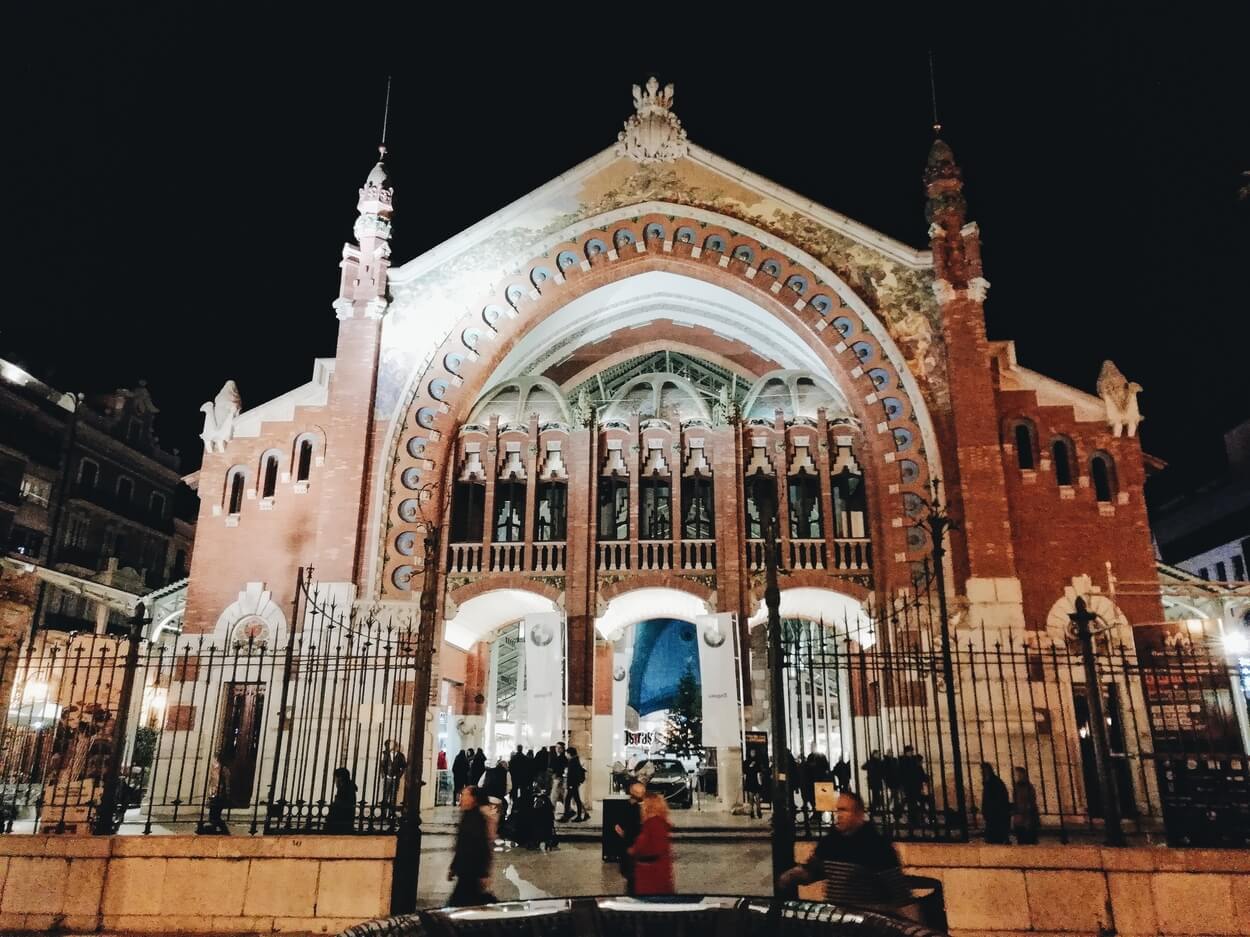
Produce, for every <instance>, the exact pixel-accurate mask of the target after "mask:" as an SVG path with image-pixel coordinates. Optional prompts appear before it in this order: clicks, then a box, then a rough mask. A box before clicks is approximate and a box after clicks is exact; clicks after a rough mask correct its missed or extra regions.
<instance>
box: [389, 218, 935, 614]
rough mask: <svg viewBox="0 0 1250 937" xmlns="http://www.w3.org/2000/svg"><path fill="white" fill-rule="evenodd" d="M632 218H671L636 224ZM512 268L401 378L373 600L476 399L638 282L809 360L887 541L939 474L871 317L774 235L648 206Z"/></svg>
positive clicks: (918, 549)
mask: <svg viewBox="0 0 1250 937" xmlns="http://www.w3.org/2000/svg"><path fill="white" fill-rule="evenodd" d="M642 208H647V209H653V208H654V209H668V211H667V212H663V213H661V212H659V211H656V212H654V213H642V214H639V210H640V209H642ZM743 245H749V246H750V251H749V253H750V257H751V259H750V260H749V261H748V260H745V259H741V258H742V257H745V256H746V252H741V251H739V247H741V246H743ZM515 269H516V270H517V271H518V272H517V273H515V274H514V275H513V276H511V277H509V278H507V279H506V280H505V281H504V282H502V283H499V284H497V285H496V286H495V287H494V288H493V289H491V290H489V291H488V293H487V295H484V296H483V297H480V298H479V299H478V300H477V301H476V302H471V303H469V304H468V308H469V310H470V311H468V312H465V313H464V314H463V315H461V316H460V317H459V319H458V320H457V321H455V322H451V323H445V325H447V326H448V328H447V331H446V337H445V339H444V340H443V342H442V343H441V345H440V346H439V347H438V348H437V350H435V351H434V352H433V354H431V355H430V356H429V357H428V358H427V359H426V360H427V361H428V364H427V365H426V366H425V367H424V368H419V369H417V372H418V373H415V374H414V375H413V376H412V378H411V380H410V383H409V386H408V389H407V391H406V392H405V394H403V395H402V403H401V405H400V407H399V409H398V410H397V411H396V413H395V414H394V415H393V418H392V420H391V421H390V426H389V431H388V439H387V443H386V447H385V449H384V458H381V459H379V460H378V472H379V476H378V478H377V484H376V485H375V488H374V490H375V491H376V492H377V500H376V502H375V505H374V506H375V510H374V511H373V512H372V513H373V523H375V524H376V525H377V528H376V529H375V530H374V531H373V536H374V537H375V538H376V539H375V541H374V542H377V543H378V545H379V549H378V550H377V552H376V554H375V556H374V559H373V564H372V570H371V576H370V581H371V583H372V584H373V586H374V587H375V589H378V590H379V591H381V592H382V593H383V594H386V593H389V592H402V591H406V589H407V583H408V582H410V581H411V574H412V572H413V566H412V563H413V559H412V558H411V557H409V556H406V555H403V553H402V551H397V550H395V549H393V543H394V542H397V539H396V538H397V537H399V536H402V534H404V533H405V532H408V531H410V530H412V529H414V528H415V527H416V526H417V525H418V524H419V523H420V522H421V521H422V520H423V519H424V520H426V521H430V520H434V519H435V518H431V517H430V516H429V515H430V513H431V512H434V513H437V511H438V507H437V505H438V503H439V501H440V499H434V500H433V501H431V502H430V503H428V504H425V505H422V504H420V501H419V498H417V497H414V490H415V489H419V488H420V487H421V486H423V485H426V484H429V483H430V482H431V481H435V482H437V481H438V480H441V479H442V478H443V477H444V475H445V472H446V468H447V466H446V458H447V454H448V453H449V452H450V445H449V444H450V441H451V439H450V436H451V434H453V433H454V431H455V429H456V427H457V426H458V425H459V423H460V422H461V421H463V420H464V418H465V417H466V415H467V413H468V411H469V408H470V407H471V406H472V405H473V403H474V402H475V401H476V399H477V397H478V395H479V394H480V393H481V391H482V390H483V389H484V388H485V387H486V386H487V385H488V384H489V383H492V382H494V381H497V380H499V379H500V376H501V375H500V374H499V370H500V366H501V365H502V364H503V363H504V362H505V359H506V357H507V356H508V355H509V354H510V353H512V350H513V349H515V348H517V347H518V346H519V345H520V344H521V343H522V342H523V340H524V338H525V336H526V335H528V334H529V333H530V332H531V331H532V330H535V329H538V328H539V327H541V326H542V324H543V323H544V322H547V321H549V320H551V319H552V318H553V317H554V316H556V315H557V314H558V313H559V312H560V311H561V310H562V309H565V308H566V307H569V306H570V305H571V304H574V303H577V302H578V301H579V300H582V299H583V297H588V296H590V294H592V293H594V292H595V291H596V290H602V289H604V288H607V287H611V286H612V285H613V284H620V283H622V282H624V281H626V280H628V279H629V278H631V277H636V276H639V275H640V274H643V273H646V272H649V271H659V272H664V273H669V274H676V275H678V276H680V277H684V278H688V279H689V280H690V281H691V282H694V283H700V284H705V285H710V286H712V287H715V288H717V289H719V290H721V291H723V292H724V294H726V295H731V296H735V297H737V298H738V299H739V300H744V301H745V302H747V303H748V304H750V306H751V307H753V308H754V309H755V310H756V312H757V313H758V312H762V313H763V314H764V315H765V317H768V318H771V320H772V322H773V324H772V325H771V326H769V329H770V330H771V331H773V332H774V334H775V335H776V336H780V337H782V338H784V339H786V340H789V341H794V342H797V343H799V345H798V346H795V347H799V346H801V347H802V348H804V349H806V351H807V353H809V354H810V355H811V356H812V359H813V360H814V361H816V362H818V363H819V369H818V370H822V371H823V372H825V373H827V374H828V376H829V377H830V379H831V380H833V382H834V383H835V384H836V385H837V386H838V388H839V389H840V390H841V391H842V392H843V393H844V394H845V395H846V397H847V401H848V403H849V404H850V406H851V408H852V410H853V411H854V413H855V414H856V416H857V418H858V419H859V420H860V422H861V424H862V426H863V427H864V430H865V437H866V438H867V439H868V440H869V446H870V451H871V457H872V460H873V462H874V466H873V467H874V470H875V471H877V472H878V473H879V478H880V479H881V480H882V483H883V485H884V487H885V488H886V490H887V491H888V496H889V500H890V503H889V505H888V507H887V517H886V522H887V523H888V524H889V526H890V528H891V529H892V530H897V529H898V528H901V527H902V526H903V524H904V518H906V517H907V516H908V515H909V514H911V513H913V512H914V507H915V504H916V500H915V499H917V498H918V497H919V496H921V495H923V494H924V492H925V486H926V484H927V482H928V478H929V471H928V465H930V464H932V465H939V464H940V457H939V452H938V448H937V440H936V433H935V431H934V427H933V421H932V419H931V417H930V415H929V411H928V407H927V405H926V403H925V401H924V399H923V397H922V395H921V392H920V389H919V387H918V385H917V383H916V381H915V379H914V377H913V376H912V375H911V373H910V372H909V371H908V369H907V366H906V361H905V358H904V356H903V354H902V352H901V351H900V349H899V348H898V346H897V345H896V344H895V342H894V341H893V339H892V338H891V337H890V334H889V332H888V330H887V329H886V328H885V326H884V325H883V323H882V322H881V320H880V319H879V318H878V317H877V316H876V315H875V314H874V313H873V312H872V311H871V310H870V309H869V308H868V306H867V305H866V304H865V303H864V302H863V300H862V299H861V298H860V297H858V296H857V295H856V294H855V293H854V291H853V290H851V289H850V287H848V286H847V285H846V284H845V283H844V282H842V281H841V280H840V279H838V278H837V276H836V275H834V274H833V272H832V271H831V270H829V269H828V268H827V267H825V266H823V265H821V264H820V263H818V262H817V261H816V260H815V259H814V258H812V257H810V256H808V255H807V254H805V253H804V252H803V251H801V250H799V249H797V248H794V247H793V246H791V245H788V244H785V243H783V242H779V241H778V240H777V238H775V237H774V236H772V235H768V234H766V233H765V232H761V231H758V230H756V229H753V228H751V227H750V226H748V225H743V224H742V223H740V222H737V221H735V220H734V219H730V218H727V217H724V216H718V215H715V214H714V213H711V212H706V211H702V210H695V209H690V208H680V207H678V206H669V205H663V204H656V203H650V204H648V205H646V206H634V207H633V208H631V209H622V210H618V211H614V212H610V213H607V214H605V215H602V216H598V217H596V218H593V219H589V220H587V221H584V222H582V223H580V224H578V225H577V226H576V230H569V231H566V232H562V235H561V237H560V239H559V240H555V241H552V242H548V243H546V244H544V245H542V246H541V248H540V253H538V254H537V255H536V256H534V257H533V259H532V260H530V261H528V262H527V263H524V264H519V265H517V266H516V268H515ZM466 299H467V298H466ZM582 305H585V306H586V307H587V308H591V307H593V305H594V304H593V303H583V304H582ZM588 327H589V326H588ZM807 364H808V365H809V369H812V368H811V367H810V364H811V362H807ZM909 499H910V500H909ZM421 508H424V510H425V516H424V518H422V517H421V516H420V511H419V510H418V509H421ZM382 531H385V532H386V533H385V537H382V536H380V533H381V532H382ZM891 546H892V547H893V546H898V547H900V549H895V550H892V556H890V557H889V559H890V560H892V561H894V562H897V563H902V562H905V561H907V560H909V559H912V558H913V557H912V556H911V555H910V554H911V553H913V552H914V553H915V554H916V557H919V556H920V555H921V554H922V553H923V545H922V544H919V545H916V546H915V547H911V546H910V545H907V544H905V543H904V542H902V538H901V537H895V539H894V540H892V542H891Z"/></svg>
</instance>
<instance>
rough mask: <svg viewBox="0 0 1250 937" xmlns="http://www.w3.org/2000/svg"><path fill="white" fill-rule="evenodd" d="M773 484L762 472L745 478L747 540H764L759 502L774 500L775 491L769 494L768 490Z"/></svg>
mask: <svg viewBox="0 0 1250 937" xmlns="http://www.w3.org/2000/svg"><path fill="white" fill-rule="evenodd" d="M774 484H775V483H774V481H773V478H772V476H770V475H765V474H763V473H762V472H757V473H756V474H754V475H749V476H747V480H746V522H747V539H748V540H763V539H764V515H763V508H764V506H763V505H762V504H761V503H760V501H761V499H763V498H768V499H769V500H772V499H774V498H776V489H775V488H774V489H773V490H772V491H771V492H770V491H769V490H768V489H769V488H770V487H772V486H773V485H774Z"/></svg>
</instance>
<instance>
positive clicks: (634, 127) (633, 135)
mask: <svg viewBox="0 0 1250 937" xmlns="http://www.w3.org/2000/svg"><path fill="white" fill-rule="evenodd" d="M672 108H673V86H672V85H671V84H668V85H665V86H664V90H663V91H661V90H660V82H659V81H658V80H657V79H656V78H655V77H654V76H652V77H651V78H649V79H648V80H647V85H646V91H643V89H642V88H640V87H638V85H634V111H635V113H634V115H633V116H632V117H630V118H629V120H627V121H625V129H624V130H622V131H621V132H620V133H619V134H618V135H617V137H616V155H617V156H626V157H628V158H629V159H632V160H634V161H635V162H639V163H643V164H648V163H668V162H672V161H673V160H677V159H681V158H682V157H683V156H685V155H686V154H687V153H688V152H689V150H690V146H689V144H688V143H687V142H686V131H685V129H684V128H683V127H682V125H681V121H680V120H678V119H677V115H676V114H674V113H673V110H672Z"/></svg>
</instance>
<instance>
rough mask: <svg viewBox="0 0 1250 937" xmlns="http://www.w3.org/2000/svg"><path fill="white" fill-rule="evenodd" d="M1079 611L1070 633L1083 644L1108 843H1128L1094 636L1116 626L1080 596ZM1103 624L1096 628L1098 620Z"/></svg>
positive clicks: (1071, 621)
mask: <svg viewBox="0 0 1250 937" xmlns="http://www.w3.org/2000/svg"><path fill="white" fill-rule="evenodd" d="M1074 606H1075V611H1072V612H1069V613H1068V622H1069V624H1068V634H1069V635H1070V636H1071V637H1072V638H1074V639H1075V640H1076V641H1077V642H1078V643H1079V644H1080V645H1081V660H1082V662H1083V663H1084V664H1085V696H1086V700H1087V701H1088V703H1089V721H1090V732H1089V734H1090V737H1091V738H1092V739H1093V740H1094V767H1095V768H1096V770H1097V772H1098V787H1099V789H1100V790H1099V792H1100V794H1101V796H1102V817H1103V825H1104V827H1105V836H1106V842H1107V845H1108V846H1123V845H1124V830H1123V829H1122V828H1121V826H1120V823H1121V820H1120V793H1119V790H1118V789H1117V788H1116V784H1115V779H1114V778H1113V777H1112V776H1111V744H1110V742H1109V741H1108V740H1107V717H1106V714H1105V712H1104V711H1103V708H1102V684H1101V683H1099V682H1098V667H1097V665H1096V663H1095V661H1094V635H1096V634H1102V633H1104V632H1106V631H1109V630H1111V628H1112V627H1113V625H1112V624H1111V623H1110V622H1107V621H1105V620H1104V619H1103V618H1102V616H1101V615H1099V614H1098V613H1097V612H1092V611H1090V609H1089V606H1088V605H1087V604H1086V602H1085V599H1084V598H1082V597H1080V596H1077V599H1076V602H1075V603H1074ZM1097 621H1101V622H1102V625H1101V626H1100V627H1098V628H1092V627H1090V626H1091V625H1093V624H1094V622H1097Z"/></svg>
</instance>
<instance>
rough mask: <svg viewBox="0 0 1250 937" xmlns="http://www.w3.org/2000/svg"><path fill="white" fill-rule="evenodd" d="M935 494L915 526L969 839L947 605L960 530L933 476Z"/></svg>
mask: <svg viewBox="0 0 1250 937" xmlns="http://www.w3.org/2000/svg"><path fill="white" fill-rule="evenodd" d="M930 487H931V489H932V491H933V495H932V497H930V498H924V499H921V500H922V501H923V502H924V505H925V508H926V511H925V516H924V517H922V518H921V519H920V520H918V521H917V522H916V525H915V526H916V527H918V528H920V529H921V530H923V531H925V533H927V534H928V535H929V538H930V540H931V541H932V543H933V573H934V577H935V585H936V586H937V593H938V627H939V628H940V632H941V640H942V646H941V649H940V650H941V654H942V680H943V682H944V683H945V684H946V710H947V717H948V719H947V721H948V724H949V726H950V732H951V760H952V761H953V762H954V769H955V777H954V780H955V809H956V811H957V812H958V814H959V826H960V829H959V838H960V839H961V840H963V841H966V840H967V839H968V800H967V794H966V793H965V791H964V762H963V746H962V744H961V741H960V738H959V710H958V708H957V704H956V700H955V666H954V663H953V661H952V657H951V628H950V610H949V608H948V607H947V604H946V563H945V558H946V535H947V534H948V533H950V532H951V531H953V530H959V525H958V524H957V523H956V522H955V520H954V519H953V518H952V517H951V516H950V513H949V511H948V510H947V507H946V505H945V504H943V503H942V497H941V482H940V481H939V480H938V479H936V478H935V479H933V480H932V481H931V482H930Z"/></svg>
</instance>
